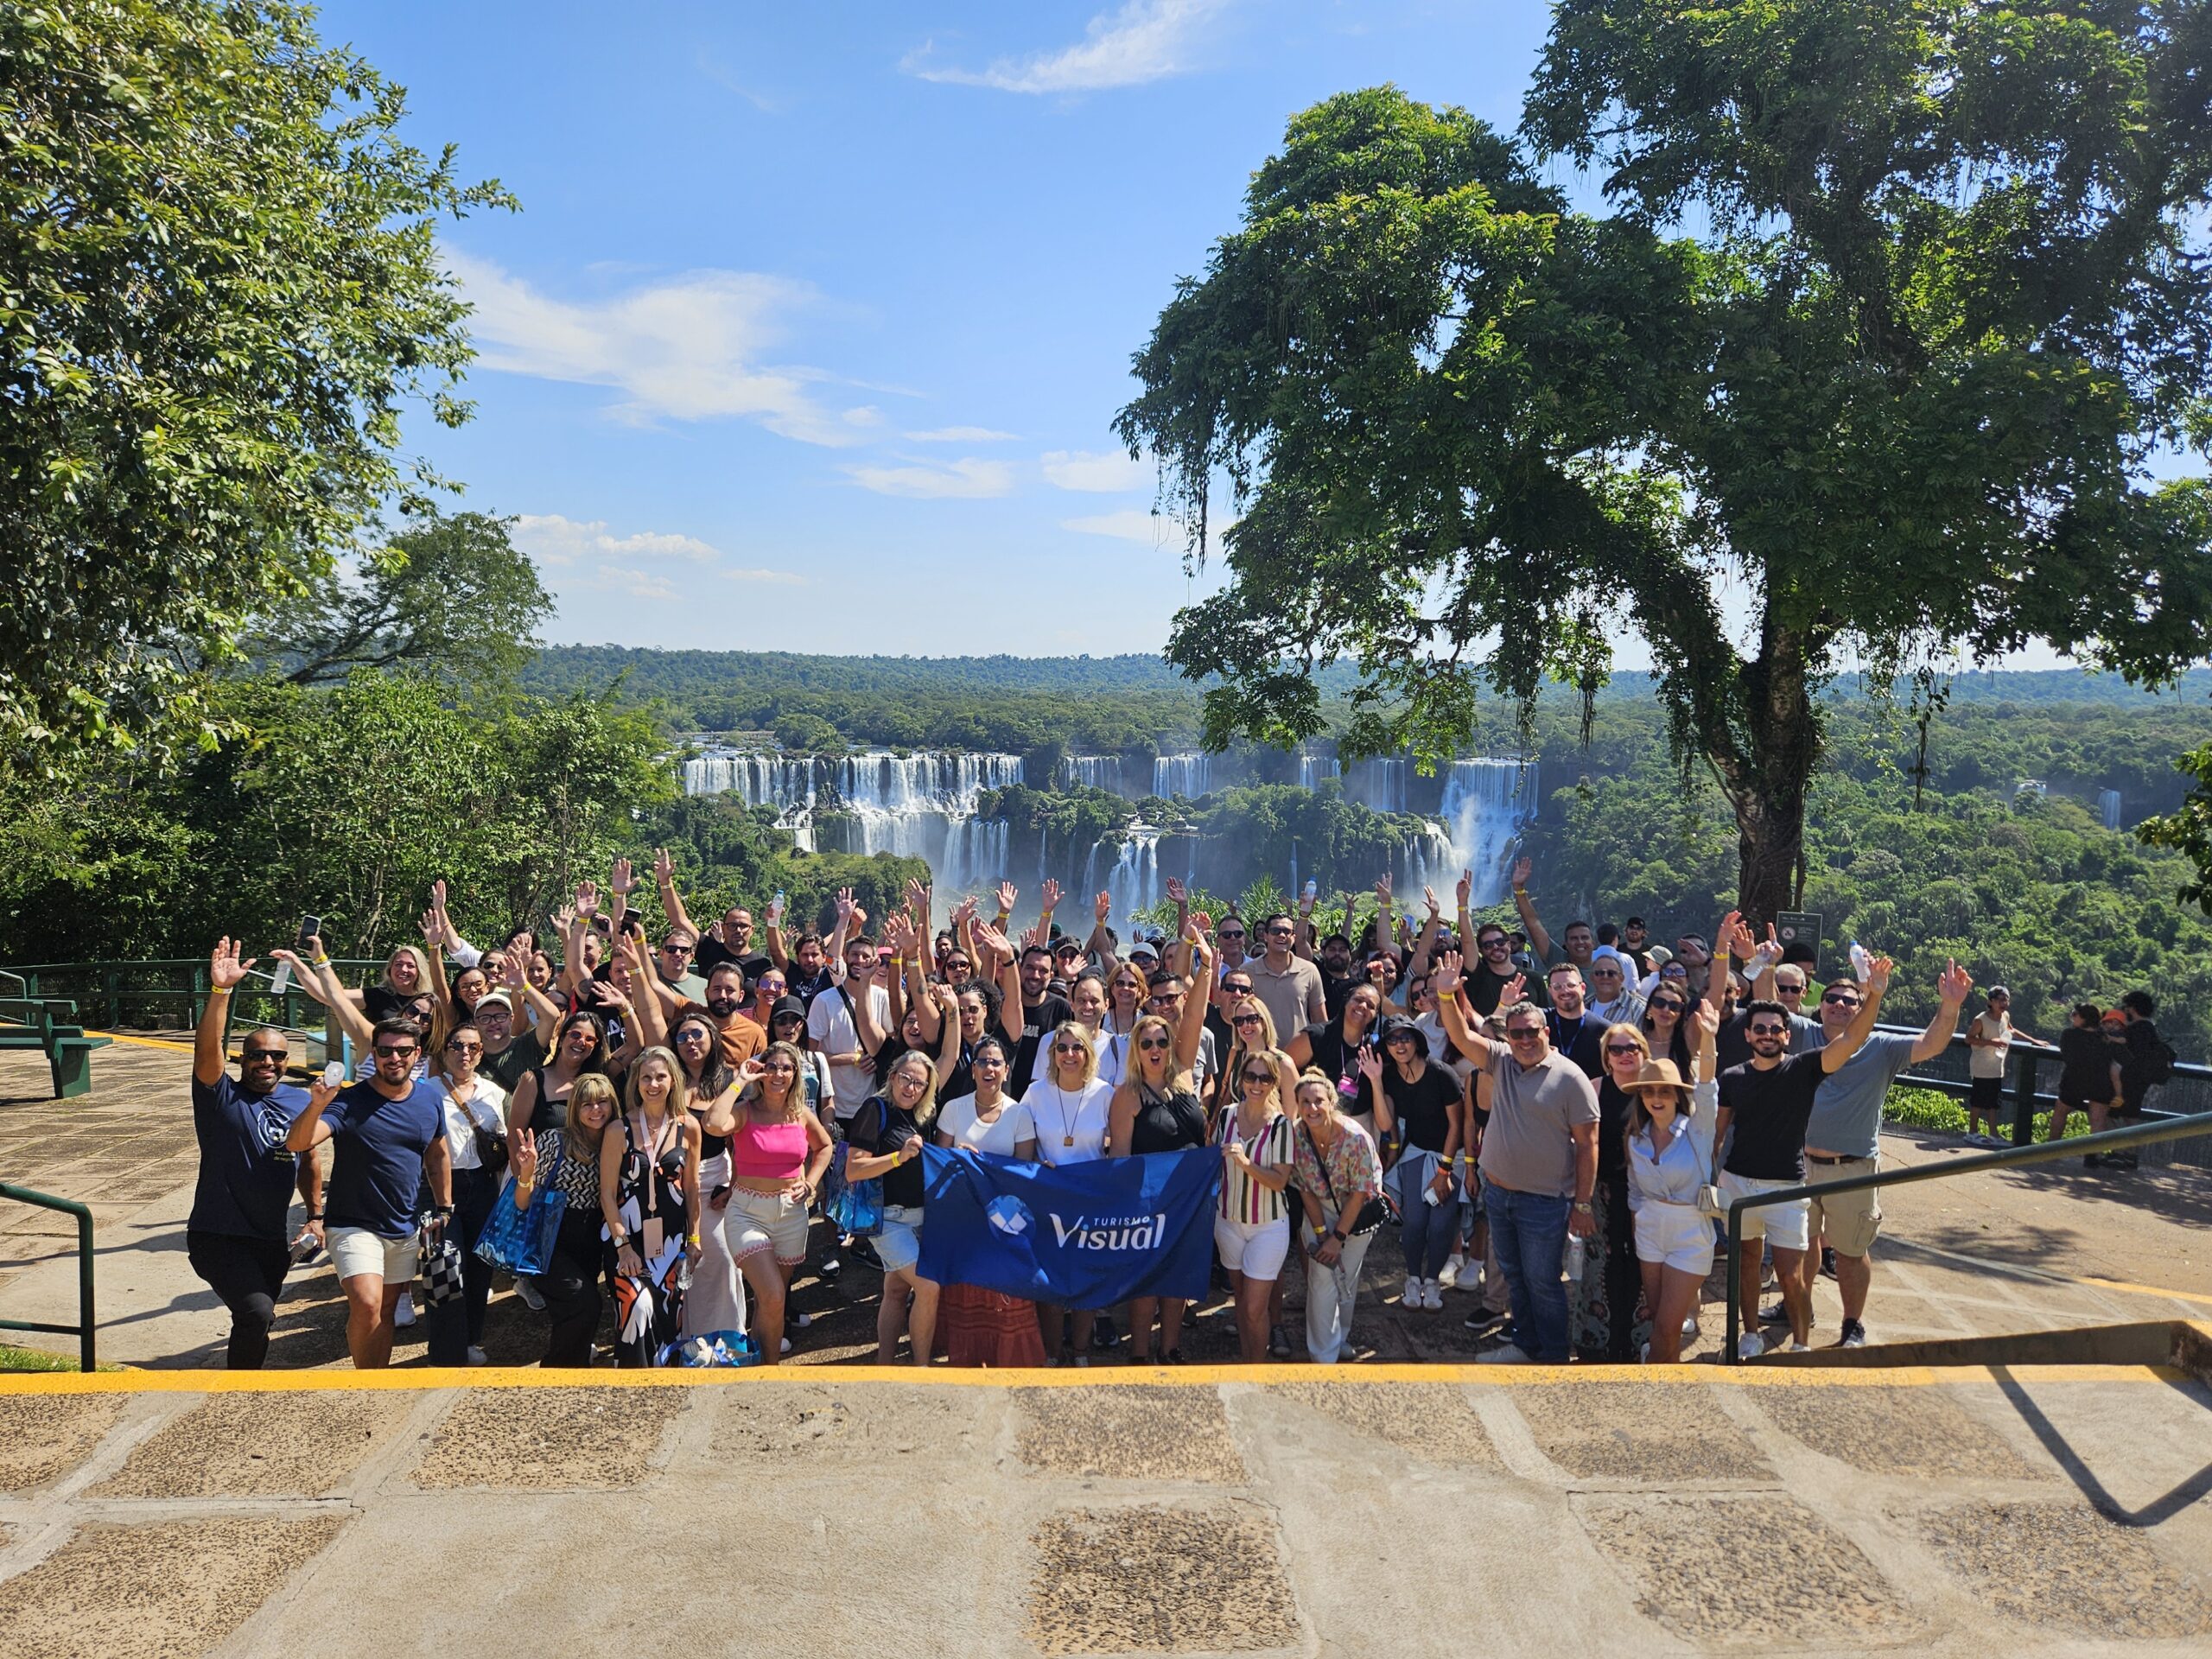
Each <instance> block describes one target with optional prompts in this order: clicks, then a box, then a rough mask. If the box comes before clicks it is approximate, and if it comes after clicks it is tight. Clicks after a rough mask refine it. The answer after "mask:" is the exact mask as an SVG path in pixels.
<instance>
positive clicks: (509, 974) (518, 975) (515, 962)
mask: <svg viewBox="0 0 2212 1659" xmlns="http://www.w3.org/2000/svg"><path fill="white" fill-rule="evenodd" d="M500 969H501V971H500V974H499V982H500V983H501V984H502V985H504V986H505V987H506V988H507V989H509V990H511V991H519V990H521V989H522V988H524V986H525V985H527V984H529V982H530V970H529V966H528V964H527V963H524V960H523V955H522V952H521V951H519V950H518V951H516V952H515V953H514V955H512V956H511V957H508V958H507V959H506V961H505V962H504V963H501V964H500ZM522 1012H523V1010H522V1005H521V1004H520V1003H517V1004H516V1005H515V1015H516V1017H517V1018H518V1019H519V1018H520V1017H521V1015H522Z"/></svg>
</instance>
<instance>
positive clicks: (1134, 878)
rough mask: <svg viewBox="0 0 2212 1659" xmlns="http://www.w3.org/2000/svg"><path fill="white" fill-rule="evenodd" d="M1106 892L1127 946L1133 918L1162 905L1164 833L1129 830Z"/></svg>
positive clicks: (1144, 828) (1108, 877)
mask: <svg viewBox="0 0 2212 1659" xmlns="http://www.w3.org/2000/svg"><path fill="white" fill-rule="evenodd" d="M1093 850H1094V852H1095V851H1096V849H1093ZM1093 891H1094V893H1095V892H1096V889H1094V890H1093ZM1106 891H1107V892H1108V893H1110V894H1112V895H1113V899H1114V926H1115V931H1116V932H1118V933H1119V934H1120V935H1121V936H1122V941H1123V942H1124V943H1127V942H1128V937H1129V922H1130V918H1132V917H1134V916H1135V914H1136V913H1137V912H1139V911H1141V910H1150V909H1151V908H1152V907H1153V906H1154V905H1156V904H1158V903H1159V902H1160V831H1158V830H1157V829H1152V828H1150V827H1148V826H1144V825H1137V824H1132V825H1131V826H1130V827H1129V830H1128V840H1126V841H1124V842H1122V854H1121V856H1120V857H1119V858H1118V859H1116V861H1115V864H1114V868H1112V869H1111V870H1109V871H1108V872H1107V874H1106Z"/></svg>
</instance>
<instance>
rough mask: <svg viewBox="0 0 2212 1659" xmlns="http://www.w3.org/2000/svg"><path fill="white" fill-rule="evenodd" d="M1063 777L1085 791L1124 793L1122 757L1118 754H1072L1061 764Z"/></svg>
mask: <svg viewBox="0 0 2212 1659" xmlns="http://www.w3.org/2000/svg"><path fill="white" fill-rule="evenodd" d="M1061 777H1062V779H1063V780H1064V781H1065V782H1067V783H1071V784H1080V785H1083V786H1084V788H1085V789H1103V790H1106V791H1110V792H1111V793H1113V794H1116V795H1119V794H1121V793H1122V757H1121V756H1120V755H1118V754H1071V755H1070V756H1068V757H1067V759H1066V760H1065V761H1063V762H1062V763H1061Z"/></svg>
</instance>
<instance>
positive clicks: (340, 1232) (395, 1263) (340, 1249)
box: [323, 1227, 422, 1285]
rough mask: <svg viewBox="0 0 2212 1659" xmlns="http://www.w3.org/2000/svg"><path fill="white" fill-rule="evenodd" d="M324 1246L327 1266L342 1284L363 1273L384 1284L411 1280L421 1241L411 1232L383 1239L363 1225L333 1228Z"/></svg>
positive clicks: (413, 1275) (419, 1253) (420, 1253)
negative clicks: (373, 1276)
mask: <svg viewBox="0 0 2212 1659" xmlns="http://www.w3.org/2000/svg"><path fill="white" fill-rule="evenodd" d="M323 1245H324V1248H326V1249H328V1250H329V1252H330V1265H331V1267H332V1268H333V1269H334V1271H335V1272H336V1273H337V1274H338V1282H339V1283H340V1284H341V1285H342V1284H344V1283H345V1282H346V1281H347V1280H348V1279H358V1278H359V1277H360V1276H361V1275H362V1274H365V1273H366V1274H375V1275H376V1276H377V1277H378V1278H379V1279H381V1280H383V1281H385V1284H387V1285H404V1284H408V1283H410V1282H412V1281H413V1280H414V1277H415V1265H416V1258H417V1257H418V1256H420V1255H422V1244H421V1243H420V1241H419V1240H418V1239H417V1238H416V1235H415V1234H413V1233H404V1234H402V1235H401V1236H399V1237H397V1238H386V1237H385V1236H383V1235H382V1234H381V1233H372V1232H371V1231H370V1230H368V1229H367V1228H365V1227H333V1228H332V1229H331V1230H330V1236H328V1237H327V1238H326V1239H325V1240H324V1241H323Z"/></svg>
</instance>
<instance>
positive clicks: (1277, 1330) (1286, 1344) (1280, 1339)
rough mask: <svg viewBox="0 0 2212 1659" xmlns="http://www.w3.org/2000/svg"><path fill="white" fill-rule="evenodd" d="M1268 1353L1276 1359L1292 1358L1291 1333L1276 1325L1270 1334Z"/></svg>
mask: <svg viewBox="0 0 2212 1659" xmlns="http://www.w3.org/2000/svg"><path fill="white" fill-rule="evenodd" d="M1268 1354H1269V1355H1270V1356H1271V1357H1274V1358H1276V1359H1288V1358H1289V1357H1290V1332H1287V1331H1286V1330H1284V1329H1283V1328H1282V1326H1281V1325H1276V1326H1274V1328H1273V1329H1271V1330H1270V1331H1269V1332H1268Z"/></svg>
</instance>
